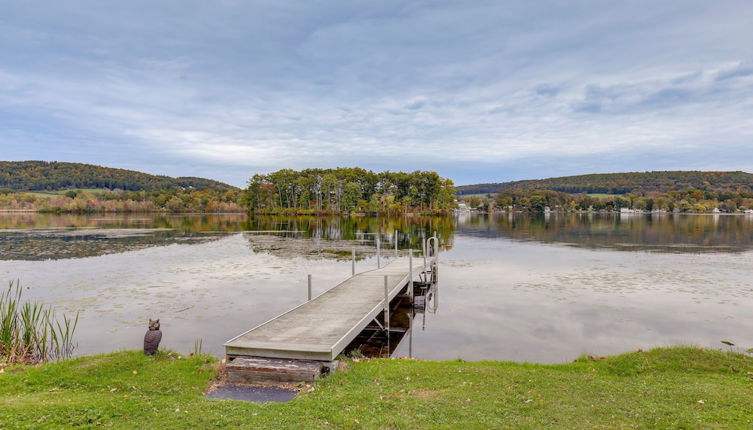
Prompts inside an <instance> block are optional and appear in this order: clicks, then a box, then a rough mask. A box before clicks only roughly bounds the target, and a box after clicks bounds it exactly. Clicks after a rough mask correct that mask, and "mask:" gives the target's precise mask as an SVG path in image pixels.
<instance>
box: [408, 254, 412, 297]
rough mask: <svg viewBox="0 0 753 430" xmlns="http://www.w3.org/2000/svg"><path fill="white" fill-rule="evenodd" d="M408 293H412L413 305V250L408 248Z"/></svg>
mask: <svg viewBox="0 0 753 430" xmlns="http://www.w3.org/2000/svg"><path fill="white" fill-rule="evenodd" d="M408 273H409V275H408V277H409V279H410V281H409V282H408V294H409V295H410V305H411V307H413V250H412V249H409V250H408Z"/></svg>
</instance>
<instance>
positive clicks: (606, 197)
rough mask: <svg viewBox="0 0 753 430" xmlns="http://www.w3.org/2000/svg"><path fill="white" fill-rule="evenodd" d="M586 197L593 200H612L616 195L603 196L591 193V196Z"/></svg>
mask: <svg viewBox="0 0 753 430" xmlns="http://www.w3.org/2000/svg"><path fill="white" fill-rule="evenodd" d="M587 195H588V197H592V198H594V199H613V198H615V196H617V194H603V193H593V194H587Z"/></svg>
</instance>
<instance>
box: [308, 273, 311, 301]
mask: <svg viewBox="0 0 753 430" xmlns="http://www.w3.org/2000/svg"><path fill="white" fill-rule="evenodd" d="M308 278H309V301H311V275H309V276H308Z"/></svg>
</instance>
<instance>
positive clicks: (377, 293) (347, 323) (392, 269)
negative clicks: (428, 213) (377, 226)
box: [224, 238, 437, 382]
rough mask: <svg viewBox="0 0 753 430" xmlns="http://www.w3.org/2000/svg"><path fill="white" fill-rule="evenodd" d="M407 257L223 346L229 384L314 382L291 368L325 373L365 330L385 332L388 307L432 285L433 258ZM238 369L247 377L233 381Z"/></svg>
mask: <svg viewBox="0 0 753 430" xmlns="http://www.w3.org/2000/svg"><path fill="white" fill-rule="evenodd" d="M432 240H433V247H431V245H427V246H426V247H425V248H424V249H428V248H430V247H431V249H437V245H436V244H437V240H436V238H431V239H429V240H427V243H430V244H432V242H431V241H432ZM412 254H413V252H412V251H411V252H410V255H403V256H400V257H395V258H394V259H392V261H389V262H388V263H387V264H385V265H383V266H382V267H380V268H376V269H373V270H367V271H364V272H361V273H357V274H356V273H355V270H354V274H353V275H352V276H351V277H349V278H348V279H346V280H344V281H342V282H340V283H339V284H337V285H335V286H334V287H332V288H330V289H329V290H327V291H325V292H324V293H322V294H321V295H319V296H317V297H314V298H311V299H310V300H308V301H306V302H304V303H303V304H301V305H299V306H297V307H295V308H293V309H291V310H289V311H287V312H285V313H283V314H282V315H279V316H277V317H275V318H273V319H271V320H269V321H267V322H265V323H263V324H261V325H259V326H257V327H254V328H252V329H251V330H248V331H246V332H245V333H242V334H240V335H238V336H236V337H234V338H232V339H230V340H228V341H227V342H225V344H224V346H225V354H226V358H227V362H228V369H233V370H234V371H235V372H236V374H235V375H234V376H233V379H234V380H236V381H240V380H245V381H246V382H255V381H258V382H270V381H268V380H267V379H274V377H273V378H268V377H264V378H261V379H262V380H259V378H258V376H259V375H266V376H270V374H280V373H281V374H282V375H283V377H284V378H288V379H290V378H291V377H290V376H289V375H291V373H292V374H295V377H296V378H298V379H297V380H311V379H313V378H316V377H318V374H317V372H316V371H315V370H314V371H312V372H309V373H307V374H308V375H310V376H309V377H301V374H300V372H297V371H291V368H296V366H295V363H300V364H301V366H300V367H301V369H304V372H305V369H312V363H314V364H316V363H319V364H320V365H321V367H320V370H321V373H326V372H328V371H330V370H332V368H333V363H334V360H335V359H336V358H337V357H338V355H340V354H341V353H342V352H343V350H344V349H345V348H346V347H347V346H348V345H349V344H350V343H351V341H353V340H354V339H355V338H356V337H357V336H358V335H359V333H361V332H362V331H363V330H364V329H366V328H367V326H369V325H371V327H374V326H375V325H376V326H379V327H382V328H383V329H384V330H385V331H386V332H387V333H389V331H390V328H389V312H390V303H391V302H392V301H393V300H395V299H396V298H397V297H398V296H399V295H401V294H402V295H403V296H406V295H407V296H409V297H410V298H412V297H413V286H414V282H416V283H417V282H421V283H427V282H428V283H431V282H435V281H436V274H437V270H436V265H437V256H436V253H433V254H434V255H433V256H430V257H427V258H426V259H424V258H423V257H413V256H412ZM380 317H381V321H382V322H381V323H380ZM275 363H277V364H275ZM243 366H246V367H247V368H248V369H249V370H251V372H248V373H247V374H244V376H242V377H239V376H238V374H237V372H239V371H240V370H242V367H243ZM313 368H314V369H315V368H316V366H313ZM286 375H287V376H286ZM244 378H245V379H244ZM288 379H285V380H284V382H288ZM292 380H293V379H290V381H292Z"/></svg>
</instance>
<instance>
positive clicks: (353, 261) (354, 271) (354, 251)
mask: <svg viewBox="0 0 753 430" xmlns="http://www.w3.org/2000/svg"><path fill="white" fill-rule="evenodd" d="M350 266H351V267H350V272H351V274H352V275H353V276H356V247H355V246H354V247H353V260H352V263H351V264H350Z"/></svg>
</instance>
